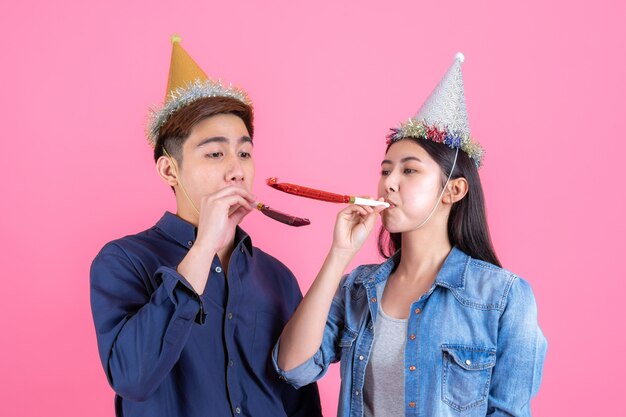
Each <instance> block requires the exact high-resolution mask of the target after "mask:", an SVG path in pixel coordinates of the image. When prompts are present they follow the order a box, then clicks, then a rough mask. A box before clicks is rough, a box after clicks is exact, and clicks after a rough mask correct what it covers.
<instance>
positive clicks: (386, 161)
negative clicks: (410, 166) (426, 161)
mask: <svg viewBox="0 0 626 417" xmlns="http://www.w3.org/2000/svg"><path fill="white" fill-rule="evenodd" d="M408 161H417V162H420V163H423V162H422V160H421V159H419V158H418V157H417V156H407V157H404V158H402V159H401V160H400V162H402V163H404V162H408ZM391 163H392V162H391V161H390V160H389V159H385V160H383V162H381V163H380V164H381V165H385V164H391Z"/></svg>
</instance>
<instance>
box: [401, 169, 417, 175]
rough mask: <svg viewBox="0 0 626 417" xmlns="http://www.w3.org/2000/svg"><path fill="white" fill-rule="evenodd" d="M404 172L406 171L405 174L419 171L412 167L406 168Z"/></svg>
mask: <svg viewBox="0 0 626 417" xmlns="http://www.w3.org/2000/svg"><path fill="white" fill-rule="evenodd" d="M403 172H404V173H405V174H412V173H414V172H417V171H416V170H414V169H411V168H404V171H403Z"/></svg>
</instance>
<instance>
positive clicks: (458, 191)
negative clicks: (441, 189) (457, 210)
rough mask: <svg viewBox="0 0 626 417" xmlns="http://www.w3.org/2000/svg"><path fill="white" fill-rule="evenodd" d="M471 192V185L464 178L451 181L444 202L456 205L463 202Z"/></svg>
mask: <svg viewBox="0 0 626 417" xmlns="http://www.w3.org/2000/svg"><path fill="white" fill-rule="evenodd" d="M468 191H469V184H468V183H467V180H466V179H465V178H463V177H460V178H455V179H453V180H450V182H449V183H448V187H447V190H446V193H445V195H444V196H443V202H444V203H446V204H454V203H456V202H458V201H461V200H462V199H463V197H465V196H466V195H467V192H468Z"/></svg>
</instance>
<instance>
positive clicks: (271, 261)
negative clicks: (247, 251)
mask: <svg viewBox="0 0 626 417" xmlns="http://www.w3.org/2000/svg"><path fill="white" fill-rule="evenodd" d="M252 251H253V259H254V262H255V264H256V265H258V266H262V267H264V268H268V269H270V270H272V271H274V272H277V273H279V276H281V277H283V276H284V277H285V278H286V279H289V280H292V279H295V278H294V276H293V273H292V272H291V270H290V269H289V268H288V267H287V265H285V264H284V263H283V262H281V261H280V260H278V258H276V257H275V256H273V255H270V254H269V253H267V252H265V251H264V250H263V249H260V248H258V247H256V246H253V248H252Z"/></svg>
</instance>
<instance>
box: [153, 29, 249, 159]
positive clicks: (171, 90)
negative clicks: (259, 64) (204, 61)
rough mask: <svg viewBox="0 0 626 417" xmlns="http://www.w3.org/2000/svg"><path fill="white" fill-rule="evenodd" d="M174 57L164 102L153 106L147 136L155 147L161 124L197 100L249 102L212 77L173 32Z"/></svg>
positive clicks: (171, 62)
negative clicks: (213, 98) (211, 99)
mask: <svg viewBox="0 0 626 417" xmlns="http://www.w3.org/2000/svg"><path fill="white" fill-rule="evenodd" d="M171 40H172V58H171V61H170V73H169V76H168V79H167V90H166V92H165V100H164V102H163V105H161V106H159V107H155V108H152V109H150V116H149V118H150V120H149V122H148V126H147V129H146V136H148V140H149V141H150V144H151V145H152V147H154V146H156V142H157V138H158V137H159V130H160V129H161V126H163V124H164V123H165V122H166V121H167V120H168V119H169V118H170V117H171V116H172V115H173V114H174V113H176V112H177V111H178V110H180V109H182V108H183V107H185V106H187V105H189V104H191V103H193V102H194V101H196V100H199V99H201V98H207V97H230V98H234V99H236V100H239V101H241V102H242V103H244V104H247V105H248V106H252V102H251V101H250V98H249V97H248V94H247V93H246V92H245V91H243V90H242V89H240V88H237V87H234V86H232V85H230V84H229V85H224V84H222V82H221V81H220V80H217V81H215V80H212V79H211V78H209V77H208V76H207V75H206V73H205V72H204V71H203V70H202V68H200V66H199V65H198V64H197V63H196V61H194V60H193V58H191V56H190V55H189V54H188V53H187V51H185V49H184V48H183V47H182V46H181V44H180V37H179V36H177V35H174V36H172V38H171Z"/></svg>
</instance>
